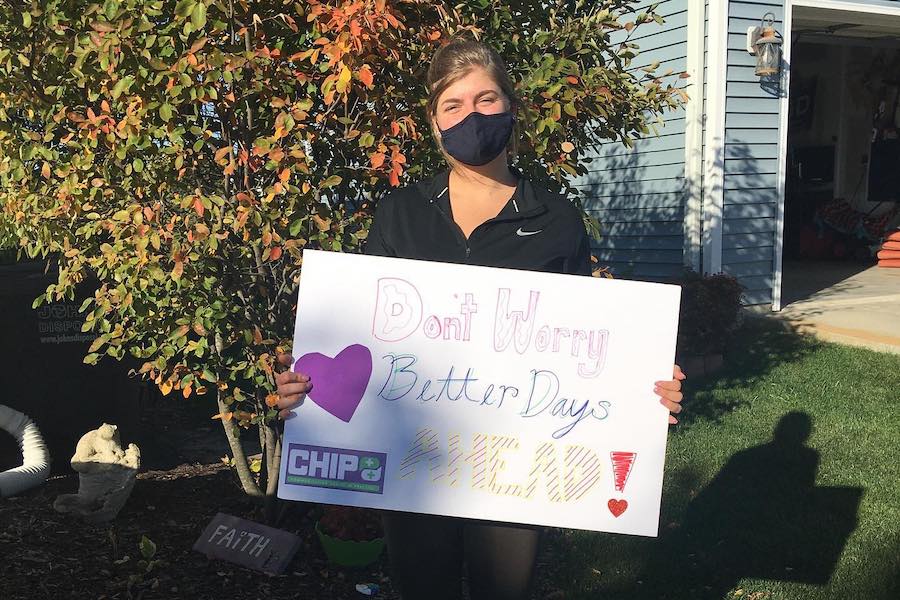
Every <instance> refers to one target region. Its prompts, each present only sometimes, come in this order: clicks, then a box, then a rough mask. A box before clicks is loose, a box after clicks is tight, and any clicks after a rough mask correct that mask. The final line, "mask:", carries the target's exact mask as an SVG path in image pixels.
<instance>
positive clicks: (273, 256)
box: [269, 246, 282, 260]
mask: <svg viewBox="0 0 900 600" xmlns="http://www.w3.org/2000/svg"><path fill="white" fill-rule="evenodd" d="M281 252H282V250H281V246H275V247H274V248H272V251H271V252H269V260H278V259H279V258H281Z"/></svg>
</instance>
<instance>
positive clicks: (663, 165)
mask: <svg viewBox="0 0 900 600" xmlns="http://www.w3.org/2000/svg"><path fill="white" fill-rule="evenodd" d="M649 4H650V2H647V3H645V5H644V6H642V7H641V8H646V6H649ZM638 12H640V10H638ZM656 12H657V13H658V14H660V15H662V16H663V18H664V19H665V24H664V25H661V26H660V25H656V24H653V23H650V24H646V25H642V26H641V27H640V28H639V29H638V31H637V32H636V34H635V36H634V37H633V38H632V40H633V41H635V42H636V43H637V44H639V45H640V54H639V55H638V56H637V57H636V58H635V60H634V63H633V67H634V68H640V67H642V66H647V65H650V64H652V63H654V62H656V61H660V66H659V69H658V70H657V73H658V74H662V73H665V72H666V71H667V70H668V69H672V70H673V71H674V72H675V73H679V72H682V71H684V70H685V68H686V58H685V57H686V55H687V16H688V15H687V0H664V1H663V2H660V3H659V6H658V7H657V11H656ZM612 38H613V39H614V40H616V39H618V37H617V36H612ZM664 118H665V126H664V127H662V128H660V129H659V133H660V135H659V137H648V138H647V139H643V140H640V141H638V142H637V144H636V145H635V147H634V149H629V148H626V147H625V146H623V145H622V144H604V145H602V146H599V147H597V148H594V150H593V153H594V160H593V162H592V163H591V164H590V165H589V170H590V172H589V173H588V174H587V175H586V176H582V177H579V178H577V179H576V180H575V182H574V183H575V185H576V186H577V187H578V188H579V189H580V190H581V191H582V192H583V194H584V202H585V207H586V208H587V209H588V210H589V211H590V212H591V213H592V214H594V215H595V216H596V217H597V218H598V219H599V220H600V222H601V224H602V233H603V237H602V239H601V240H600V241H599V243H598V244H597V245H596V247H595V254H597V255H598V257H599V258H600V261H601V263H602V264H604V265H608V266H609V267H610V269H611V270H612V272H613V273H614V274H615V275H616V276H619V277H625V278H634V279H651V280H654V279H655V280H661V279H667V278H671V277H674V276H677V275H678V274H679V273H680V272H681V270H682V268H683V267H682V264H683V260H684V254H683V245H684V202H685V185H684V164H685V157H684V126H685V114H684V111H683V110H679V111H677V112H673V113H668V114H666V115H665V117H664Z"/></svg>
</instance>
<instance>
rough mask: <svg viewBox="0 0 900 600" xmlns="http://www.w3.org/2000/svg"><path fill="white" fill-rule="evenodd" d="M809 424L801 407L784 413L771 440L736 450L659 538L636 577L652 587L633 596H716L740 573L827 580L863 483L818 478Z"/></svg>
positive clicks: (773, 578) (818, 582) (853, 517)
mask: <svg viewBox="0 0 900 600" xmlns="http://www.w3.org/2000/svg"><path fill="white" fill-rule="evenodd" d="M812 425H813V424H812V419H811V418H810V416H809V415H808V414H806V413H803V412H790V413H787V414H786V415H784V416H783V417H782V418H781V420H780V421H779V423H778V425H777V426H776V428H775V431H774V433H773V436H772V440H771V441H770V442H768V443H766V444H762V445H759V446H754V447H752V448H748V449H745V450H741V451H740V452H737V453H735V454H734V455H733V456H732V457H731V458H730V459H729V460H728V462H727V463H726V464H725V466H724V467H723V468H722V470H721V471H720V472H719V473H718V475H716V476H715V478H713V480H712V481H710V483H709V484H708V485H707V486H706V487H705V488H704V489H703V490H702V491H701V492H700V493H699V494H698V495H697V497H696V498H694V499H693V500H692V501H691V503H690V504H689V505H688V508H687V511H686V514H685V518H684V521H683V523H682V525H681V526H680V527H678V528H676V529H673V530H671V531H670V532H667V533H666V534H664V535H663V536H662V537H661V538H660V539H659V541H658V544H656V547H655V551H656V553H657V560H654V561H651V562H649V563H647V565H646V566H645V569H644V572H643V574H642V577H641V580H642V581H643V584H642V585H641V588H642V589H646V590H647V592H648V593H647V594H646V595H643V594H639V595H640V596H641V597H647V598H649V597H654V598H697V599H705V598H709V599H713V598H715V599H720V598H722V597H723V596H724V594H725V593H727V592H728V591H729V590H730V589H732V588H733V587H734V586H735V585H736V584H737V582H738V581H739V580H740V579H742V578H745V577H750V578H755V579H766V580H770V581H787V582H799V583H807V584H814V585H825V584H827V583H828V582H829V580H830V579H831V575H832V573H833V572H834V569H835V567H836V565H837V563H838V559H839V558H840V556H841V553H842V551H843V549H844V546H845V544H846V542H847V539H848V537H849V535H850V533H851V532H852V531H853V530H854V529H855V528H856V525H857V514H858V508H859V503H860V500H861V498H862V494H863V490H862V489H861V488H851V487H817V486H815V483H814V482H815V478H816V472H817V470H818V466H819V460H820V457H819V453H818V452H817V451H816V450H814V449H812V448H809V447H807V446H806V440H807V439H808V438H809V435H810V433H811V432H812ZM682 477H683V478H685V479H687V480H691V479H693V478H691V477H690V474H684V475H682ZM679 483H689V481H684V482H679ZM663 557H666V558H663ZM651 565H652V566H651Z"/></svg>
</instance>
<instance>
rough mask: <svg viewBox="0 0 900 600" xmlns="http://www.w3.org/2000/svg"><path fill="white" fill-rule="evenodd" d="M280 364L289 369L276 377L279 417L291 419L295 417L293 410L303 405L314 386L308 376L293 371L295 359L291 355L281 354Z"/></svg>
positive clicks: (279, 356) (279, 357)
mask: <svg viewBox="0 0 900 600" xmlns="http://www.w3.org/2000/svg"><path fill="white" fill-rule="evenodd" d="M278 362H279V363H281V364H282V365H283V366H285V367H287V370H286V371H283V372H281V373H278V374H277V375H275V384H276V385H277V386H278V403H277V406H278V409H279V410H278V416H279V417H281V418H282V419H290V418H291V417H292V416H294V413H293V412H292V411H293V409H295V408H297V407H298V406H300V405H301V404H303V399H304V398H306V394H308V393H309V391H310V390H311V389H312V388H313V384H312V382H311V381H310V380H309V377H308V376H306V375H304V374H303V373H294V372H293V371H292V370H291V365H292V364H294V357H293V356H291V355H290V354H287V353H285V354H279V355H278Z"/></svg>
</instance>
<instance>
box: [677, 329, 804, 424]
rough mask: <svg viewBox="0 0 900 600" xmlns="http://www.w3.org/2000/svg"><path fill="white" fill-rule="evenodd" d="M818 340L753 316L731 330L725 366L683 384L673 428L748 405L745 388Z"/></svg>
mask: <svg viewBox="0 0 900 600" xmlns="http://www.w3.org/2000/svg"><path fill="white" fill-rule="evenodd" d="M820 346H821V343H820V342H818V341H816V340H815V339H813V338H811V337H809V336H801V335H798V334H796V333H794V332H792V331H788V330H786V329H785V327H784V325H783V324H782V323H781V322H780V321H776V320H774V319H770V318H767V317H757V316H753V317H750V318H748V319H747V320H746V322H745V323H744V325H743V326H742V327H741V328H740V329H739V330H738V331H736V332H735V334H734V336H733V337H732V339H731V340H730V342H729V344H728V347H727V349H726V351H725V366H724V367H723V368H722V370H721V371H719V372H717V373H715V374H714V375H707V376H703V377H691V374H690V373H687V376H688V379H687V380H685V383H684V393H685V398H686V400H685V412H684V413H683V414H682V415H679V417H678V420H679V422H680V423H681V424H680V425H679V427H678V429H677V430H676V433H677V432H678V431H679V430H683V429H686V428H689V427H690V426H691V424H693V423H696V422H700V421H712V422H714V423H719V422H721V421H722V419H723V418H724V417H725V416H727V415H728V414H729V413H731V412H733V411H735V410H737V409H738V408H741V407H742V406H746V405H748V404H749V401H748V399H747V395H746V394H745V388H746V387H748V386H750V385H753V384H754V383H756V382H758V381H760V380H762V379H765V378H766V377H767V376H768V375H769V374H770V373H771V371H772V370H773V369H775V368H777V367H779V366H782V365H785V364H787V363H792V362H797V361H799V360H802V359H803V357H805V356H807V355H808V354H810V353H812V352H815V351H816V350H817V349H818V348H820Z"/></svg>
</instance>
